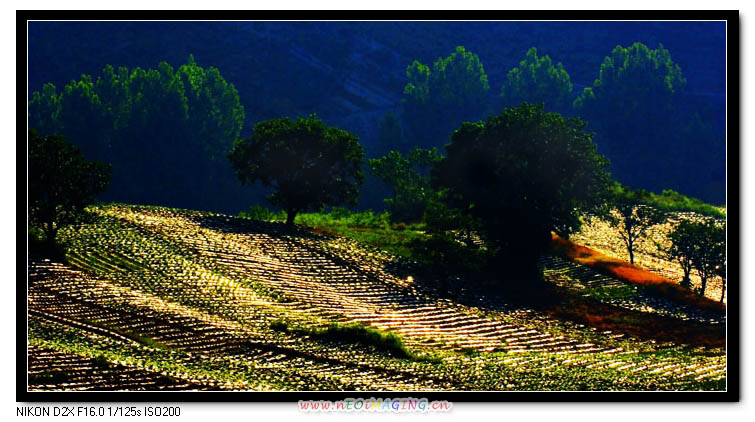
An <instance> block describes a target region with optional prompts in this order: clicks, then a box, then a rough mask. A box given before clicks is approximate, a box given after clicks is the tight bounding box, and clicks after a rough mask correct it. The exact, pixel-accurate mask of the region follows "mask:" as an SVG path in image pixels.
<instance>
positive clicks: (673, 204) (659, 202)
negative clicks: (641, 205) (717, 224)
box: [648, 189, 726, 218]
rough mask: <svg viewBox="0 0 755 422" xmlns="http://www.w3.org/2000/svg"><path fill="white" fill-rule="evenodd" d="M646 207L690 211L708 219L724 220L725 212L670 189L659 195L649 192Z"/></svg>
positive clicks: (669, 210) (671, 210)
mask: <svg viewBox="0 0 755 422" xmlns="http://www.w3.org/2000/svg"><path fill="white" fill-rule="evenodd" d="M648 205H651V206H653V207H655V208H658V209H659V210H662V211H666V212H680V211H681V212H683V211H692V212H696V213H698V214H702V215H707V216H710V217H716V218H726V212H725V211H722V210H721V208H722V207H717V206H714V205H711V204H706V203H705V202H703V201H701V200H699V199H697V198H690V197H688V196H685V195H682V194H680V193H678V192H675V191H673V190H671V189H666V190H664V191H663V192H662V193H660V194H657V193H652V192H651V193H650V201H649V203H648Z"/></svg>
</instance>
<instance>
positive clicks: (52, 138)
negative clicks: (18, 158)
mask: <svg viewBox="0 0 755 422" xmlns="http://www.w3.org/2000/svg"><path fill="white" fill-rule="evenodd" d="M110 175H111V167H110V165H109V164H105V163H102V162H99V161H87V160H85V159H84V157H83V156H82V155H81V151H79V148H78V147H76V146H75V145H73V144H72V143H70V142H68V141H66V139H65V137H63V136H60V135H49V136H39V135H38V134H37V132H36V131H35V130H34V129H30V130H29V218H30V220H31V221H30V222H31V223H32V224H39V225H41V226H42V230H43V232H44V234H45V241H46V242H47V245H48V247H50V246H52V245H53V244H54V243H55V236H56V235H57V233H58V230H59V229H60V228H61V227H63V226H65V225H68V224H71V223H73V222H74V221H75V218H76V216H77V213H78V212H80V211H81V210H82V209H83V208H84V207H86V206H87V205H88V204H91V203H92V202H93V201H94V198H95V197H96V196H97V195H98V194H100V193H102V192H104V191H105V190H106V189H107V186H108V183H109V182H110Z"/></svg>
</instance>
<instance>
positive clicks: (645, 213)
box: [604, 183, 665, 264]
mask: <svg viewBox="0 0 755 422" xmlns="http://www.w3.org/2000/svg"><path fill="white" fill-rule="evenodd" d="M649 202H650V193H649V192H648V191H646V190H644V189H638V190H632V189H630V188H629V187H628V186H621V185H620V184H618V183H616V184H615V185H613V187H612V189H611V193H610V196H609V202H608V206H609V208H611V209H609V210H608V211H607V212H606V213H604V219H605V220H606V221H607V222H608V223H609V224H610V225H611V226H612V227H614V228H615V229H617V230H618V232H619V236H621V240H623V241H624V246H626V248H627V252H629V262H630V263H632V264H634V246H635V244H636V243H637V240H638V239H640V238H642V237H644V236H645V234H646V233H647V231H648V229H649V228H650V227H651V226H654V225H656V224H659V223H662V222H663V221H664V219H665V215H664V213H663V212H660V211H658V210H657V209H655V208H653V207H651V206H649V205H647V204H648V203H649Z"/></svg>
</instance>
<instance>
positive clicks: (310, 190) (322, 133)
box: [228, 116, 364, 225]
mask: <svg viewBox="0 0 755 422" xmlns="http://www.w3.org/2000/svg"><path fill="white" fill-rule="evenodd" d="M228 158H229V160H230V162H231V165H232V166H233V169H234V170H235V172H236V176H237V177H238V179H239V180H240V181H241V183H242V184H249V185H252V184H254V183H255V182H257V181H259V182H261V183H262V184H263V185H264V186H268V187H272V188H273V190H274V192H273V193H272V194H271V195H270V196H268V200H269V201H270V203H272V204H273V205H276V206H279V207H281V208H283V209H284V210H285V211H286V213H287V219H286V223H287V224H289V225H290V224H293V222H294V219H295V218H296V214H297V213H299V212H302V211H305V210H308V209H314V210H319V209H321V208H323V207H325V206H328V205H338V204H342V203H346V204H355V203H356V198H357V196H358V195H359V189H360V187H361V185H362V183H363V182H364V172H363V170H362V167H361V166H362V164H363V161H364V150H363V149H362V146H361V145H360V144H359V139H358V138H357V137H356V135H353V134H351V133H349V132H347V131H345V130H343V129H339V128H337V127H329V126H326V125H325V124H324V123H323V122H322V121H320V119H318V118H317V117H316V116H310V117H306V118H299V119H296V120H291V119H289V118H287V117H284V118H279V119H271V120H265V121H262V122H259V123H257V124H256V125H255V126H254V131H253V133H252V136H251V137H250V138H247V139H237V140H236V141H235V142H234V145H233V148H232V150H231V152H230V154H229V155H228Z"/></svg>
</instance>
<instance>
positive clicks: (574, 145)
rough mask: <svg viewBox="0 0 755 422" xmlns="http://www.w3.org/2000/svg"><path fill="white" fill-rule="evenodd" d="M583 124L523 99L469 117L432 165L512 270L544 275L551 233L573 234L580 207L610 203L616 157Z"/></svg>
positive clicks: (440, 183) (452, 199) (436, 178)
mask: <svg viewBox="0 0 755 422" xmlns="http://www.w3.org/2000/svg"><path fill="white" fill-rule="evenodd" d="M584 127H585V123H584V122H582V121H581V120H579V119H577V118H573V119H565V118H564V117H562V116H561V115H559V114H557V113H546V112H545V111H544V110H543V107H542V105H540V106H533V105H529V104H526V103H524V104H522V105H521V106H519V107H515V108H508V109H504V110H503V111H502V112H501V113H500V114H499V115H497V116H493V117H490V118H488V119H487V120H486V121H484V122H477V123H463V124H462V125H461V127H460V128H458V129H456V131H454V132H453V134H452V135H451V142H450V143H449V144H447V145H446V151H447V156H446V158H444V159H442V160H441V161H439V162H438V164H437V165H436V166H435V167H434V169H433V171H432V175H431V179H432V183H433V185H434V186H435V187H436V188H440V189H447V192H446V193H447V194H446V195H445V198H446V201H447V202H448V203H449V206H452V207H454V208H456V209H458V210H460V212H462V213H463V214H466V215H469V216H470V217H473V218H476V219H478V221H480V222H481V235H482V236H483V237H484V238H485V240H486V241H487V243H488V245H489V246H490V247H493V248H495V249H496V250H497V251H498V255H499V258H500V260H499V261H500V262H501V263H503V264H508V266H507V267H506V271H507V274H509V275H511V276H512V277H520V278H521V279H533V278H535V279H539V278H540V277H541V274H540V273H539V271H538V265H537V260H538V257H539V256H540V255H541V254H542V253H543V252H545V250H546V249H547V248H548V246H549V245H550V242H551V232H552V231H555V232H556V233H557V234H559V235H561V236H565V237H566V236H568V235H569V234H570V233H573V232H575V231H576V230H578V229H579V227H580V219H579V216H580V213H581V212H583V211H586V210H597V209H598V208H599V207H600V206H602V205H603V204H604V202H605V199H606V194H607V190H608V189H607V188H608V184H609V181H610V175H609V173H608V171H607V170H608V166H609V163H608V160H607V159H606V158H605V157H603V156H602V155H600V154H599V153H598V152H597V147H596V145H595V144H594V143H593V141H592V134H589V133H585V131H584Z"/></svg>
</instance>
